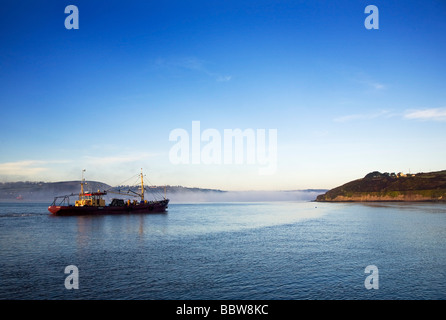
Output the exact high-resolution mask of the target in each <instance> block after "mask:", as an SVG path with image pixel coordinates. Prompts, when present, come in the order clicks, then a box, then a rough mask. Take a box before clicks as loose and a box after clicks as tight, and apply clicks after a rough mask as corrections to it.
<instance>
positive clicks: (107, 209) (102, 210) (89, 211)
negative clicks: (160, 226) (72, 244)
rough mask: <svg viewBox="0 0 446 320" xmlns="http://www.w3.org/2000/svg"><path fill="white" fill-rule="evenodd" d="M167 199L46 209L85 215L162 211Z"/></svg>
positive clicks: (62, 214)
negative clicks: (116, 204)
mask: <svg viewBox="0 0 446 320" xmlns="http://www.w3.org/2000/svg"><path fill="white" fill-rule="evenodd" d="M168 204H169V199H165V200H160V201H152V202H148V203H143V204H136V205H133V204H131V205H125V206H103V207H93V206H83V207H76V206H55V205H53V206H49V207H48V211H49V212H51V213H52V214H53V215H55V216H86V215H104V214H145V213H162V212H165V211H166V209H167V205H168Z"/></svg>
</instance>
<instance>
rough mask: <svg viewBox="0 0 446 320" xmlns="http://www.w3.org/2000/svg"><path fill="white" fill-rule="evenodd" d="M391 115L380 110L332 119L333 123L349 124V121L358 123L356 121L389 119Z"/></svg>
mask: <svg viewBox="0 0 446 320" xmlns="http://www.w3.org/2000/svg"><path fill="white" fill-rule="evenodd" d="M391 116H393V114H392V113H391V112H390V111H387V110H381V111H378V112H374V113H363V114H350V115H345V116H341V117H337V118H335V119H334V121H335V122H349V121H358V120H371V119H376V118H380V117H391Z"/></svg>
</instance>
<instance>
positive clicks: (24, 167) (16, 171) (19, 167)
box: [0, 160, 69, 179]
mask: <svg viewBox="0 0 446 320" xmlns="http://www.w3.org/2000/svg"><path fill="white" fill-rule="evenodd" d="M67 162H69V161H68V160H49V161H42V160H21V161H13V162H4V163H0V176H2V177H13V178H29V179H33V178H35V177H36V176H38V175H40V174H42V173H44V172H48V171H49V170H50V168H49V167H48V165H54V164H60V163H67Z"/></svg>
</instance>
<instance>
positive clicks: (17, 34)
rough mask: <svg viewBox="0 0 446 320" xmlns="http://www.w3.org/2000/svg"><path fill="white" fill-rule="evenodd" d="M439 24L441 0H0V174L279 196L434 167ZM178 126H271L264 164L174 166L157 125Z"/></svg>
mask: <svg viewBox="0 0 446 320" xmlns="http://www.w3.org/2000/svg"><path fill="white" fill-rule="evenodd" d="M71 4H72V5H76V6H77V7H78V9H79V29H77V30H76V29H72V30H67V29H66V28H65V26H64V21H65V18H66V17H67V16H68V14H65V12H64V10H65V7H66V6H68V5H71ZM367 5H375V6H377V7H378V9H379V29H375V30H373V29H372V30H368V29H366V28H365V26H364V20H365V19H366V17H367V16H368V14H366V13H364V9H365V7H366V6H367ZM445 18H446V1H440V0H438V1H434V0H428V1H410V3H409V2H408V1H389V0H386V1H322V0H320V1H296V0H294V1H277V0H276V1H231V0H225V1H209V0H208V1H150V0H149V1H131V0H129V1H83V0H74V1H66V2H64V1H60V0H58V1H38V2H36V1H22V0H15V1H9V0H8V1H3V2H2V7H1V9H0V43H1V45H0V147H1V152H0V180H1V181H16V180H31V181H36V180H37V181H60V180H74V179H79V178H80V176H81V171H82V169H86V170H87V171H86V177H87V179H92V180H100V181H103V182H106V183H109V184H112V185H114V184H119V183H120V182H123V181H125V180H126V179H127V178H128V177H130V176H133V175H134V174H137V173H138V172H139V170H140V168H144V172H145V173H146V174H147V176H148V180H149V181H150V182H151V183H153V184H159V185H162V184H170V185H184V186H195V187H204V188H221V189H226V190H258V189H262V190H264V189H267V190H271V189H273V190H281V189H304V188H332V187H335V186H337V185H340V184H342V183H344V182H347V181H350V180H353V179H356V178H359V177H362V176H364V175H365V174H367V173H368V172H370V171H374V170H379V171H382V172H386V171H387V172H399V171H403V172H408V171H409V170H410V171H411V172H421V171H433V170H442V169H446V167H445V161H444V159H446V140H445V137H446V90H445V88H446V59H445V52H446V36H445V35H446V19H445ZM192 121H200V125H201V129H202V130H205V129H208V128H210V129H215V130H217V131H218V132H220V133H221V134H223V132H224V130H225V129H236V128H240V129H242V130H245V129H252V130H254V131H256V130H258V129H265V130H266V131H267V132H268V130H269V129H275V130H277V170H275V172H274V173H273V174H269V175H259V174H258V167H259V165H258V164H246V163H244V164H241V165H240V164H191V163H189V164H173V163H172V162H171V161H170V158H169V151H170V149H171V148H172V147H173V145H174V144H175V142H173V141H169V134H170V133H171V132H172V130H174V129H176V128H182V129H184V130H186V131H188V132H190V133H191V132H192V131H191V130H192ZM204 144H205V143H203V144H202V146H203V145H204Z"/></svg>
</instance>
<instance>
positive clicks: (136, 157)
mask: <svg viewBox="0 0 446 320" xmlns="http://www.w3.org/2000/svg"><path fill="white" fill-rule="evenodd" d="M154 156H156V154H152V153H147V152H144V153H135V154H126V155H117V156H102V157H93V156H85V157H84V159H85V161H86V163H87V164H88V165H111V164H112V165H114V164H122V163H129V162H135V161H141V160H145V159H148V158H151V157H154Z"/></svg>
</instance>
